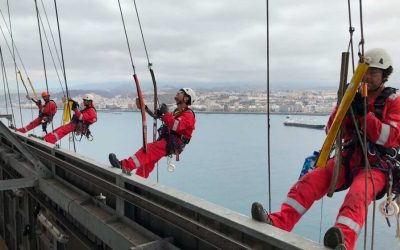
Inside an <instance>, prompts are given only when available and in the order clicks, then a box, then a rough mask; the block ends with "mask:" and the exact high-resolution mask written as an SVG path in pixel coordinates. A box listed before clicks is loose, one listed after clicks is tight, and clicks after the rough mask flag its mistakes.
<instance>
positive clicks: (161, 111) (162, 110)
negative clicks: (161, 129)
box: [154, 103, 168, 119]
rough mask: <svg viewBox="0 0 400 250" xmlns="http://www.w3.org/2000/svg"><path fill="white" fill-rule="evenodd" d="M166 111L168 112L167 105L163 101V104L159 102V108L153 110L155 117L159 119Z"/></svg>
mask: <svg viewBox="0 0 400 250" xmlns="http://www.w3.org/2000/svg"><path fill="white" fill-rule="evenodd" d="M167 112H168V106H167V104H165V103H163V104H161V107H160V108H159V109H156V110H155V112H154V113H155V114H154V115H155V116H156V118H158V119H160V118H162V117H163V116H164V115H165V113H167Z"/></svg>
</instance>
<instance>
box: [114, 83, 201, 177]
mask: <svg viewBox="0 0 400 250" xmlns="http://www.w3.org/2000/svg"><path fill="white" fill-rule="evenodd" d="M195 100H196V94H195V92H194V91H193V90H192V89H190V88H182V89H180V90H179V91H178V93H177V94H176V96H175V101H176V105H177V108H176V109H175V110H174V112H168V108H167V105H165V104H162V105H161V107H160V109H158V110H156V112H155V114H154V115H155V117H157V118H160V119H161V120H162V122H163V125H162V126H161V127H160V129H159V130H158V131H159V135H160V136H159V138H158V140H157V141H155V142H152V143H148V144H147V152H145V151H144V148H143V147H142V148H141V149H140V150H139V151H137V152H136V153H135V154H134V155H133V156H131V157H129V158H127V159H124V160H122V161H119V160H118V159H117V157H116V155H115V154H114V153H111V154H109V160H110V163H111V165H112V166H113V167H116V168H122V171H123V172H124V173H126V174H128V175H130V174H131V171H132V170H134V169H136V175H139V176H142V177H144V178H148V177H149V174H150V173H151V171H153V169H154V165H155V163H157V162H158V161H159V160H160V159H161V158H162V157H164V156H170V155H172V154H175V155H176V156H177V157H179V154H180V153H181V152H182V151H183V148H184V147H185V145H186V144H188V143H189V141H190V138H191V137H192V133H193V130H194V129H195V123H196V119H195V114H194V112H193V111H192V110H191V109H190V108H189V106H190V105H191V104H193V103H194V102H195ZM177 159H179V158H177Z"/></svg>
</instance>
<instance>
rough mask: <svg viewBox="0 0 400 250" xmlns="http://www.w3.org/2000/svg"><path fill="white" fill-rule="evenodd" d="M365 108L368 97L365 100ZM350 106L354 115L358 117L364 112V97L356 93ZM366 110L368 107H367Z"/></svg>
mask: <svg viewBox="0 0 400 250" xmlns="http://www.w3.org/2000/svg"><path fill="white" fill-rule="evenodd" d="M366 105H367V108H368V99H367V102H366ZM351 108H352V109H353V112H354V115H356V116H358V117H362V116H364V112H365V103H364V99H363V98H362V97H361V94H360V93H358V92H357V93H356V95H355V97H354V100H353V102H352V103H351ZM367 112H368V109H367Z"/></svg>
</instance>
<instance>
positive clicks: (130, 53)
mask: <svg viewBox="0 0 400 250" xmlns="http://www.w3.org/2000/svg"><path fill="white" fill-rule="evenodd" d="M118 6H119V12H120V14H121V19H122V25H123V26H124V32H125V38H126V44H127V45H128V51H129V58H130V59H131V65H132V69H133V74H136V70H135V65H134V64H133V57H132V52H131V46H130V45H129V39H128V33H127V32H126V26H125V20H124V14H123V13H122V8H121V2H120V0H118Z"/></svg>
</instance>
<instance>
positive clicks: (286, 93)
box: [0, 90, 337, 115]
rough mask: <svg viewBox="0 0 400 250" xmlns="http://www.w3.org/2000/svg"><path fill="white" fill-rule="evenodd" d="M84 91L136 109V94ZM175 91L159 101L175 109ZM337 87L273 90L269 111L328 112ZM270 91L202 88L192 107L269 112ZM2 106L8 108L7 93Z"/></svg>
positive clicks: (106, 104)
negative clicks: (328, 88)
mask: <svg viewBox="0 0 400 250" xmlns="http://www.w3.org/2000/svg"><path fill="white" fill-rule="evenodd" d="M85 93H91V94H93V95H94V103H95V107H96V109H98V110H108V111H137V108H136V104H135V98H136V96H134V95H133V94H127V92H123V93H113V92H110V91H108V92H107V91H87V90H85V91H77V90H75V91H72V92H70V96H72V98H73V99H74V100H80V99H81V98H82V95H83V94H85ZM175 94H176V91H175V90H174V91H172V90H163V91H159V93H158V98H159V103H166V104H167V105H168V106H170V108H171V109H172V108H173V107H174V105H175V101H174V96H175ZM143 95H144V99H145V103H146V105H147V106H148V107H149V108H150V109H152V108H153V98H154V97H153V93H152V92H151V91H148V92H144V93H143ZM336 95H337V94H336V90H279V91H278V90H276V91H271V92H270V96H269V100H270V112H271V113H284V114H296V113H299V114H317V115H318V114H321V115H324V114H329V113H330V112H331V111H332V109H333V107H334V106H335V105H336V100H337V96H336ZM61 97H62V93H57V94H53V95H52V99H53V100H54V101H55V102H56V103H57V106H58V108H62V103H61ZM267 98H268V96H267V92H266V91H265V90H236V91H235V90H218V91H212V90H207V91H206V90H203V91H198V92H197V101H196V103H195V104H194V105H193V106H192V109H193V110H195V111H202V112H219V113H266V112H267ZM1 100H2V101H1V103H0V105H1V106H2V107H5V102H4V96H3V97H2V99H1ZM12 100H13V105H14V107H18V103H19V102H18V98H17V95H13V96H12ZM20 100H21V101H20V102H21V107H22V108H30V107H32V106H34V104H33V102H31V101H28V100H27V99H26V98H25V96H23V97H20Z"/></svg>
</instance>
